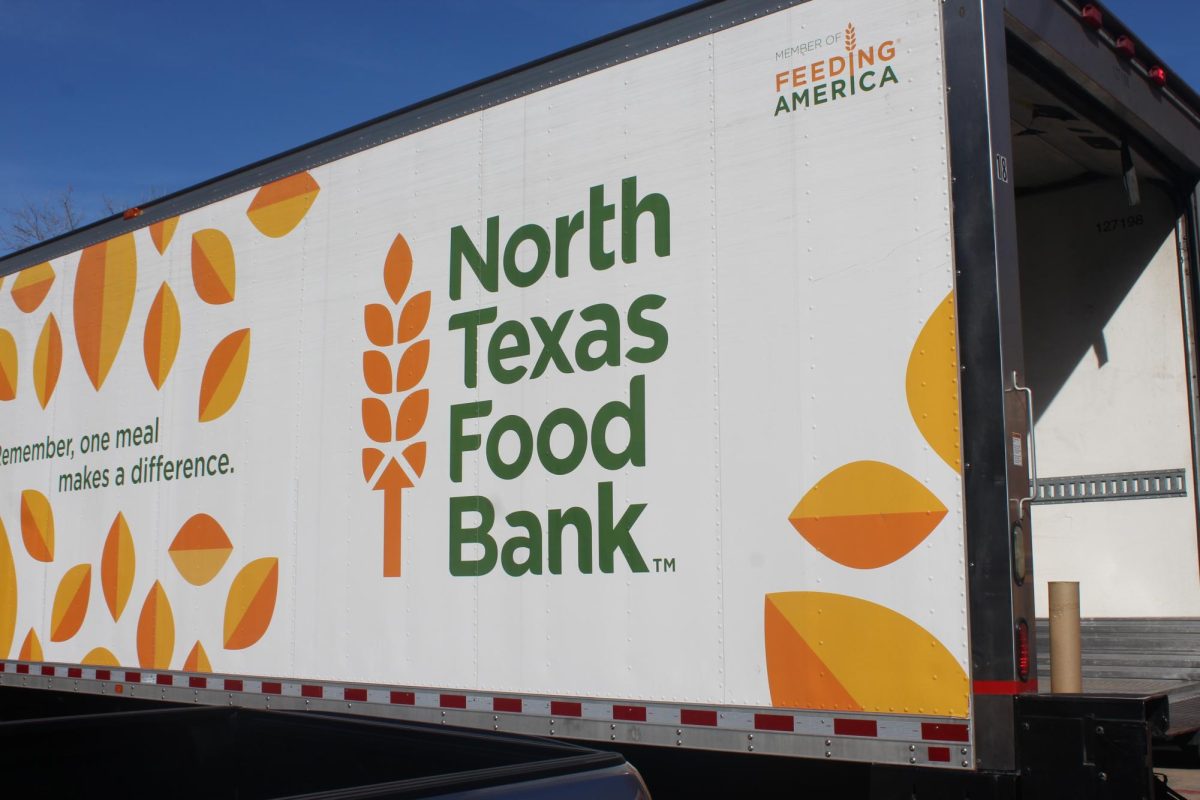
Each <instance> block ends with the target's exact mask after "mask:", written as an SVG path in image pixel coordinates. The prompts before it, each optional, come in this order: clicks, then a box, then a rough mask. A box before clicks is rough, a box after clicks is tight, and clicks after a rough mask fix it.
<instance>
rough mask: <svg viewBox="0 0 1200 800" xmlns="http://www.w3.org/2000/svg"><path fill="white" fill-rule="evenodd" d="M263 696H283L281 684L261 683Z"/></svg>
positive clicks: (273, 682) (272, 682)
mask: <svg viewBox="0 0 1200 800" xmlns="http://www.w3.org/2000/svg"><path fill="white" fill-rule="evenodd" d="M262 693H263V694H283V684H281V683H277V682H275V681H263V685H262Z"/></svg>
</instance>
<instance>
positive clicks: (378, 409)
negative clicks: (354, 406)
mask: <svg viewBox="0 0 1200 800" xmlns="http://www.w3.org/2000/svg"><path fill="white" fill-rule="evenodd" d="M362 423H363V430H364V431H366V432H367V436H370V437H371V440H372V441H375V442H380V443H385V442H390V441H391V440H392V414H391V412H390V411H388V407H387V405H386V404H385V403H384V402H383V401H382V400H380V399H378V398H375V397H366V398H363V401H362Z"/></svg>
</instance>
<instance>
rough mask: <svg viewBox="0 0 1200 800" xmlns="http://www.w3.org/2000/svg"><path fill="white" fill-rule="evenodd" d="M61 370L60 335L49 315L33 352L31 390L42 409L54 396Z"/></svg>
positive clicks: (52, 316)
mask: <svg viewBox="0 0 1200 800" xmlns="http://www.w3.org/2000/svg"><path fill="white" fill-rule="evenodd" d="M61 369H62V334H61V333H60V332H59V330H58V321H57V320H56V319H54V315H53V314H51V315H50V316H48V317H46V324H45V325H43V326H42V335H41V336H39V337H38V342H37V349H35V350H34V351H33V388H34V391H36V392H37V399H38V402H39V403H41V405H42V408H45V407H46V404H47V403H49V402H50V397H51V396H52V395H53V394H54V387H55V386H57V385H58V373H59V371H60V370H61Z"/></svg>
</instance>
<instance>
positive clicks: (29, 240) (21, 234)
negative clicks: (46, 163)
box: [0, 186, 83, 250]
mask: <svg viewBox="0 0 1200 800" xmlns="http://www.w3.org/2000/svg"><path fill="white" fill-rule="evenodd" d="M74 192H75V190H74V189H73V188H72V187H70V186H68V187H67V188H66V189H64V190H63V192H62V194H60V195H59V196H57V197H55V198H53V199H51V200H47V201H43V202H41V203H38V202H35V201H26V203H25V204H24V205H23V206H21V207H19V208H9V209H5V211H4V213H5V215H6V216H7V217H8V220H7V222H6V223H5V224H3V225H0V246H3V247H4V248H5V249H6V250H20V249H21V248H24V247H29V246H31V245H35V244H37V243H38V242H42V241H45V240H46V239H50V238H52V237H54V236H58V235H59V234H63V233H66V232H67V231H69V230H72V229H74V228H77V227H79V225H80V223H82V222H83V215H82V213H81V212H80V209H79V204H78V202H77V201H76V200H75V194H74Z"/></svg>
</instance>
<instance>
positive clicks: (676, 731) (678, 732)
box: [675, 728, 683, 736]
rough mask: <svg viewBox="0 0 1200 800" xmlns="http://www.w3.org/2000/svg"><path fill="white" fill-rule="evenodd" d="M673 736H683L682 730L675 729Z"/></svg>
mask: <svg viewBox="0 0 1200 800" xmlns="http://www.w3.org/2000/svg"><path fill="white" fill-rule="evenodd" d="M675 735H676V736H683V729H681V728H676V729H675Z"/></svg>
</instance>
